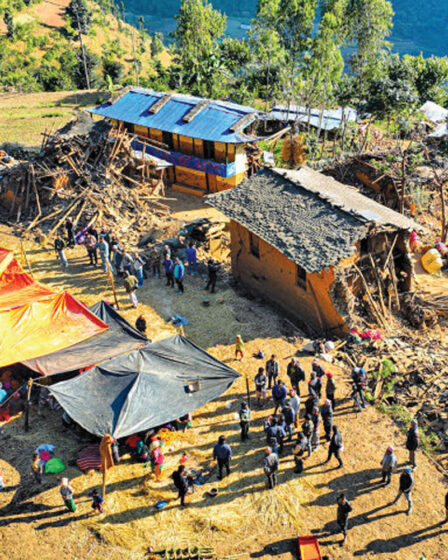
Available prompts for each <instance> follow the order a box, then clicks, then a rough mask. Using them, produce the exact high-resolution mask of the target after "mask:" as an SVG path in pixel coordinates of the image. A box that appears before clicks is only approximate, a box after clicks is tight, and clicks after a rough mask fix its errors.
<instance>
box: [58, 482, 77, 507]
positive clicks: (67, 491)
mask: <svg viewBox="0 0 448 560" xmlns="http://www.w3.org/2000/svg"><path fill="white" fill-rule="evenodd" d="M59 493H60V494H61V496H62V499H63V500H64V504H65V506H66V508H67V509H68V511H71V512H72V513H74V512H75V511H76V504H75V500H74V494H75V493H74V491H73V488H72V487H71V486H70V482H69V480H68V478H63V479H62V480H61V486H60V488H59Z"/></svg>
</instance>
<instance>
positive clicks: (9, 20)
mask: <svg viewBox="0 0 448 560" xmlns="http://www.w3.org/2000/svg"><path fill="white" fill-rule="evenodd" d="M3 21H4V22H5V25H6V29H7V31H6V36H7V37H9V38H12V37H14V32H15V26H14V19H13V17H12V15H11V12H5V13H4V15H3Z"/></svg>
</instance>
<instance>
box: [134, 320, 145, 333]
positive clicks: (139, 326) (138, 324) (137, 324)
mask: <svg viewBox="0 0 448 560" xmlns="http://www.w3.org/2000/svg"><path fill="white" fill-rule="evenodd" d="M135 328H136V329H137V330H138V331H139V332H141V333H142V334H144V335H146V319H145V318H144V316H143V315H139V316H138V317H137V320H136V321H135Z"/></svg>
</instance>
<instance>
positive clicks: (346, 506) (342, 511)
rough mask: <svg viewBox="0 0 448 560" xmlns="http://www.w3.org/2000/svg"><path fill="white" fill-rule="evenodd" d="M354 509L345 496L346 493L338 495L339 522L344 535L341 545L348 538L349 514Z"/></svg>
mask: <svg viewBox="0 0 448 560" xmlns="http://www.w3.org/2000/svg"><path fill="white" fill-rule="evenodd" d="M352 511H353V508H352V506H351V505H350V502H349V501H348V500H347V498H346V497H345V494H339V496H338V513H337V522H338V525H339V527H340V529H341V533H342V535H343V539H342V542H341V546H343V545H344V544H345V541H346V539H347V531H348V516H349V515H350V512H352Z"/></svg>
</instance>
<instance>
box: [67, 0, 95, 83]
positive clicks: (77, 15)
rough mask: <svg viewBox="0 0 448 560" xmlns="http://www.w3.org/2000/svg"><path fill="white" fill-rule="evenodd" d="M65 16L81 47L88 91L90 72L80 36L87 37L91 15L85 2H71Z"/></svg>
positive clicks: (74, 0)
mask: <svg viewBox="0 0 448 560" xmlns="http://www.w3.org/2000/svg"><path fill="white" fill-rule="evenodd" d="M67 14H68V17H69V19H70V23H71V25H72V27H74V28H75V29H77V30H78V37H79V43H80V45H81V55H82V63H83V68H84V78H85V84H86V85H85V87H87V89H90V87H91V85H92V84H91V83H90V70H89V62H90V61H88V57H87V53H86V49H85V47H84V41H83V38H82V36H83V35H87V34H88V33H89V30H90V26H91V24H92V13H91V11H90V9H89V7H88V6H87V3H86V1H85V0H72V1H71V2H70V4H69V5H68V8H67Z"/></svg>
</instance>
